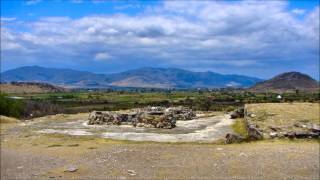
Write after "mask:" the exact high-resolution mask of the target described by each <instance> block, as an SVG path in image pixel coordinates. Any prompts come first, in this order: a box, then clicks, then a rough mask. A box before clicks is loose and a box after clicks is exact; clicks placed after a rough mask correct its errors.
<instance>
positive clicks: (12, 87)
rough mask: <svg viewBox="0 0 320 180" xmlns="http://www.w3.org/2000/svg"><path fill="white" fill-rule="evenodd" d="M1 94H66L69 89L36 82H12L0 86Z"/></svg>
mask: <svg viewBox="0 0 320 180" xmlns="http://www.w3.org/2000/svg"><path fill="white" fill-rule="evenodd" d="M0 90H1V92H5V93H17V94H21V93H48V92H68V91H70V90H69V89H66V88H62V87H58V86H54V85H51V84H47V83H36V82H12V83H2V84H0Z"/></svg>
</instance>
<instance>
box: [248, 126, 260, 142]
mask: <svg viewBox="0 0 320 180" xmlns="http://www.w3.org/2000/svg"><path fill="white" fill-rule="evenodd" d="M247 129H248V139H249V140H261V139H263V133H262V131H261V130H260V129H258V127H257V126H256V125H254V124H249V125H248V126H247Z"/></svg>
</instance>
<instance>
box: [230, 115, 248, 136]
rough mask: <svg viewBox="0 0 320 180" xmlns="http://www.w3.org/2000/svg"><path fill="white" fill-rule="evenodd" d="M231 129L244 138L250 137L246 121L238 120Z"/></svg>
mask: <svg viewBox="0 0 320 180" xmlns="http://www.w3.org/2000/svg"><path fill="white" fill-rule="evenodd" d="M231 127H232V129H233V131H234V132H235V133H237V134H239V135H241V136H242V137H244V138H247V137H248V132H247V127H246V123H245V122H244V119H237V120H236V121H235V122H234V124H232V126H231Z"/></svg>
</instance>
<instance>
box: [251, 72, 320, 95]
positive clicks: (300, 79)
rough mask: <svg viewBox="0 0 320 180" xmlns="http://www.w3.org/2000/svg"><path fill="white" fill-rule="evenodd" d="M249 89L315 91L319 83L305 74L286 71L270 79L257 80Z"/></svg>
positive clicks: (262, 90) (260, 90)
mask: <svg viewBox="0 0 320 180" xmlns="http://www.w3.org/2000/svg"><path fill="white" fill-rule="evenodd" d="M250 90H251V91H259V92H265V91H274V92H288V91H295V90H302V91H317V90H319V83H318V82H317V81H316V80H314V79H312V78H311V77H310V76H308V75H306V74H302V73H299V72H286V73H283V74H280V75H277V76H275V77H273V78H272V79H270V80H267V81H262V82H259V83H257V84H256V85H255V86H253V87H252V88H250Z"/></svg>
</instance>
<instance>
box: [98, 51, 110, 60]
mask: <svg viewBox="0 0 320 180" xmlns="http://www.w3.org/2000/svg"><path fill="white" fill-rule="evenodd" d="M111 58H112V56H111V55H110V54H109V53H107V52H100V53H97V54H95V56H94V59H95V60H97V61H105V60H108V59H111Z"/></svg>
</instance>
